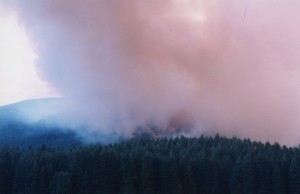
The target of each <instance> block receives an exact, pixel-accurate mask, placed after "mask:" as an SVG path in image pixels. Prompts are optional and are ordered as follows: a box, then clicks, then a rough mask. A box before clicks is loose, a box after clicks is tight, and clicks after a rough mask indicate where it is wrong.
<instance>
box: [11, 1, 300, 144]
mask: <svg viewBox="0 0 300 194" xmlns="http://www.w3.org/2000/svg"><path fill="white" fill-rule="evenodd" d="M7 3H8V2H7ZM9 4H10V5H9V6H11V7H14V8H15V9H16V10H18V12H19V15H20V18H21V19H22V21H23V23H24V25H25V26H27V29H28V30H29V31H30V33H31V35H32V37H33V38H34V40H35V41H36V46H37V52H38V53H39V62H38V68H39V71H40V73H41V75H42V76H43V77H44V78H45V79H47V80H48V81H49V82H51V83H53V84H54V85H55V86H56V87H57V88H58V90H60V92H61V94H62V95H63V96H64V97H65V98H66V99H69V102H70V104H72V105H71V106H70V107H71V110H72V111H68V116H66V118H68V119H66V121H68V122H69V123H73V124H74V122H75V121H77V122H78V118H81V120H80V122H84V123H86V124H87V123H88V124H89V125H90V126H94V127H95V128H97V129H101V130H103V131H106V132H109V131H114V132H116V133H119V134H123V135H127V136H131V135H132V134H133V133H134V131H135V129H136V128H138V127H144V128H145V130H149V128H151V127H156V128H157V129H160V130H158V131H157V130H156V131H151V132H152V133H155V134H156V135H159V134H168V133H175V134H176V133H179V134H180V133H183V134H186V135H200V134H202V133H214V132H219V133H221V134H224V135H228V136H232V135H236V136H241V137H251V138H253V139H259V140H263V141H266V140H269V141H279V142H281V143H285V144H297V143H299V142H300V114H299V111H300V76H299V75H300V54H299V52H300V38H299V34H300V1H298V0H289V1H283V0H230V1H223V0H182V1H181V0H164V1H160V0H153V1H148V0H130V1H122V0H113V1H111V0H100V1H98V0H85V1H81V0H42V1H40V0H27V1H26V2H24V1H14V2H13V3H12V1H10V2H9ZM71 112H72V114H71ZM149 132H150V131H149Z"/></svg>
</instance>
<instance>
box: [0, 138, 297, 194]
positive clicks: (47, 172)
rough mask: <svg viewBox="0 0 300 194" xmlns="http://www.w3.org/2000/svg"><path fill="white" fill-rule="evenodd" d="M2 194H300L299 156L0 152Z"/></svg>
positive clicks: (187, 141) (153, 142) (137, 147)
mask: <svg viewBox="0 0 300 194" xmlns="http://www.w3.org/2000/svg"><path fill="white" fill-rule="evenodd" d="M0 193H1V194H11V193H14V194H19V193H22V194H34V193H36V194H48V193H49V194H63V193H65V194H83V193H86V194H94V193H95V194H96V193H111V194H114V193H120V194H123V193H128V194H134V193H137V194H138V193H139V194H140V193H166V194H176V193H178V194H179V193H182V194H190V193H201V194H203V193H204V194H213V193H216V194H220V193H222V194H229V193H230V194H242V193H243V194H247V193H249V194H250V193H259V194H263V193H265V194H268V193H270V194H278V193H288V194H296V193H300V150H299V148H287V147H281V146H280V145H278V144H274V145H271V144H269V143H266V144H263V143H260V142H251V141H250V140H240V139H237V138H231V139H228V138H224V137H220V136H218V135H217V136H216V137H214V138H211V137H200V138H186V137H180V138H172V139H167V138H162V139H140V140H129V141H124V142H121V143H116V144H111V145H106V146H102V145H90V146H78V147H74V146H73V147H69V148H53V147H52V148H50V147H46V146H41V147H39V148H37V149H35V148H30V147H29V148H24V149H21V148H17V147H7V146H2V147H1V148H0Z"/></svg>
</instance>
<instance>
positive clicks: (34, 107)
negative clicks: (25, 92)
mask: <svg viewBox="0 0 300 194" xmlns="http://www.w3.org/2000/svg"><path fill="white" fill-rule="evenodd" d="M62 104H63V99H61V98H47V99H37V100H27V101H22V102H19V103H14V104H10V105H6V106H0V144H2V145H17V146H21V147H27V146H39V145H42V144H45V145H48V146H68V145H74V144H76V145H78V144H81V140H80V137H79V136H78V135H77V134H76V132H75V131H72V130H70V129H62V128H59V127H49V126H47V125H45V124H43V122H40V121H41V120H45V119H46V118H47V117H52V116H53V115H56V114H58V113H59V111H58V110H61V109H59V108H61V106H62Z"/></svg>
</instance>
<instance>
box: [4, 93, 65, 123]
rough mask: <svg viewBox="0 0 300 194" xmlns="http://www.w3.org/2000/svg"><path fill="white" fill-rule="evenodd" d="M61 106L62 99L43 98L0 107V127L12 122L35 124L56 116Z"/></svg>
mask: <svg viewBox="0 0 300 194" xmlns="http://www.w3.org/2000/svg"><path fill="white" fill-rule="evenodd" d="M62 105H63V99H62V98H44V99H34V100H25V101H21V102H18V103H14V104H9V105H5V106H0V125H1V124H3V123H4V122H7V121H12V120H17V121H22V122H26V123H32V122H36V121H38V120H40V119H43V118H45V117H48V116H51V115H55V114H58V113H59V111H58V110H60V109H58V108H59V107H61V106H62Z"/></svg>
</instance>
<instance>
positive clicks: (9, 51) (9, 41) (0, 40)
mask: <svg viewBox="0 0 300 194" xmlns="http://www.w3.org/2000/svg"><path fill="white" fill-rule="evenodd" d="M0 2H1V1H0ZM37 57H38V56H37V53H36V52H35V50H34V44H33V43H32V42H31V41H30V38H29V37H28V36H27V33H26V30H25V28H24V26H22V24H21V22H20V18H18V15H17V14H16V13H15V12H14V11H13V10H10V9H7V8H4V7H3V6H1V4H0V105H4V104H9V103H13V102H17V101H20V100H24V99H30V98H42V97H47V96H52V95H56V93H54V91H53V92H52V91H51V86H50V85H49V84H47V83H46V82H44V81H42V80H41V79H40V76H39V75H38V72H37V70H36V67H35V62H36V59H37Z"/></svg>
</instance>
